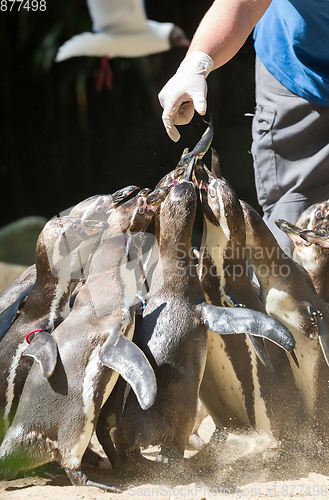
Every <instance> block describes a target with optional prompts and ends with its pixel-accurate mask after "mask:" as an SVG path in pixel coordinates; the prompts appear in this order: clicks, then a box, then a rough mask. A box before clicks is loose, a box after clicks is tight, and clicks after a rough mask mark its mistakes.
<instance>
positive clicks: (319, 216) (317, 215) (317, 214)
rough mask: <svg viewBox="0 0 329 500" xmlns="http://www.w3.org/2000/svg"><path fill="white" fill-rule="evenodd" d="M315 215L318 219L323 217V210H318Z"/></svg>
mask: <svg viewBox="0 0 329 500" xmlns="http://www.w3.org/2000/svg"><path fill="white" fill-rule="evenodd" d="M315 217H316V218H317V219H321V217H322V210H317V211H316V212H315Z"/></svg>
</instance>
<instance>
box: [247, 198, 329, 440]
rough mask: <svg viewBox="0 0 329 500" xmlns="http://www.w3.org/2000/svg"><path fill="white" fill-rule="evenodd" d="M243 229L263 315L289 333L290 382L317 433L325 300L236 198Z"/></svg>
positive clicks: (323, 389) (326, 332)
mask: <svg viewBox="0 0 329 500" xmlns="http://www.w3.org/2000/svg"><path fill="white" fill-rule="evenodd" d="M240 203H241V205H242V209H243V212H244V217H245V227H246V258H247V259H248V261H249V263H250V264H251V265H252V268H253V270H254V272H255V274H256V276H257V278H258V281H259V283H260V297H261V300H262V302H263V304H264V306H265V309H266V311H267V313H268V314H270V315H271V316H273V317H274V318H276V319H279V320H280V321H281V322H282V323H283V324H285V325H286V326H287V327H288V328H289V330H290V331H291V332H292V334H293V336H294V339H295V342H296V346H295V351H294V352H295V356H296V360H293V359H292V357H291V355H290V354H288V358H289V362H290V365H291V369H292V373H293V377H294V380H295V384H296V386H297V388H298V390H299V392H300V395H301V398H302V400H303V404H304V406H305V409H306V412H307V415H308V417H309V419H310V421H311V423H312V426H313V428H314V429H316V430H317V431H318V432H319V433H320V435H321V437H323V438H325V436H326V433H327V429H328V425H329V412H328V401H329V399H328V398H329V386H328V383H327V380H328V376H329V368H328V352H329V329H328V327H329V321H328V315H327V313H326V308H325V304H324V302H323V301H322V300H321V298H320V297H319V296H318V294H317V293H316V290H315V288H314V286H313V283H312V281H311V279H310V277H309V275H308V273H307V271H306V270H305V269H304V268H303V267H302V266H300V265H299V264H297V263H296V262H295V261H293V260H292V259H291V258H290V257H288V256H287V255H286V254H285V253H284V252H283V250H282V249H281V248H280V247H279V245H278V243H277V241H276V239H275V238H274V236H273V234H272V233H271V231H270V230H269V229H268V228H267V226H266V224H265V223H264V221H263V220H262V218H261V216H260V215H259V214H258V213H257V212H256V210H254V209H253V208H252V207H251V206H250V205H248V204H247V203H246V202H244V201H241V200H240Z"/></svg>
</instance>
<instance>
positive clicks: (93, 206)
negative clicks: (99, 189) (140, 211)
mask: <svg viewBox="0 0 329 500" xmlns="http://www.w3.org/2000/svg"><path fill="white" fill-rule="evenodd" d="M136 189H138V187H137V186H127V187H125V188H123V189H120V190H119V191H116V192H115V193H113V194H100V195H95V196H90V197H89V198H87V199H85V200H83V201H81V202H80V203H78V204H77V205H75V206H74V207H73V208H72V209H71V210H70V212H69V215H70V217H80V218H82V219H88V220H103V221H106V220H107V219H108V214H109V212H110V211H111V210H114V209H115V208H116V207H117V206H118V204H119V203H121V202H122V201H123V200H124V199H125V198H126V197H127V196H129V195H130V194H131V193H132V192H133V191H135V190H136ZM63 215H64V214H63Z"/></svg>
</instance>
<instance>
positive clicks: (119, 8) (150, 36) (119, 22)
mask: <svg viewBox="0 0 329 500" xmlns="http://www.w3.org/2000/svg"><path fill="white" fill-rule="evenodd" d="M87 4H88V8H89V12H90V16H91V18H92V22H93V28H92V29H93V32H92V33H90V32H87V33H81V34H80V35H76V36H74V37H73V38H71V39H70V40H68V41H67V42H65V43H64V44H63V45H62V46H61V47H60V48H59V50H58V52H57V55H56V58H55V60H56V61H57V62H59V61H63V60H65V59H69V58H70V57H75V56H96V57H102V58H103V59H102V63H101V67H102V70H101V71H103V72H107V69H106V62H105V61H107V59H108V58H114V57H142V56H147V55H150V54H156V53H158V52H164V51H167V50H170V49H171V48H174V47H188V45H189V41H188V39H187V38H186V35H185V33H184V32H183V30H182V29H181V28H179V27H178V26H176V25H174V24H173V23H160V22H157V21H151V20H149V19H147V17H146V13H145V8H144V2H143V0H87ZM108 76H109V75H107V77H108ZM102 79H103V80H104V79H105V80H106V76H104V74H103V77H102ZM107 83H108V84H111V82H109V81H107Z"/></svg>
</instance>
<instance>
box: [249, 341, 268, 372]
mask: <svg viewBox="0 0 329 500" xmlns="http://www.w3.org/2000/svg"><path fill="white" fill-rule="evenodd" d="M248 338H249V340H250V342H251V344H252V346H253V348H254V350H255V353H256V354H257V356H258V358H259V359H260V361H261V362H262V363H263V365H264V366H266V368H268V369H269V370H270V371H271V372H274V367H273V365H272V363H271V360H270V358H269V356H268V354H267V352H266V347H265V343H264V339H263V338H262V337H255V336H254V335H250V334H248Z"/></svg>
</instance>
